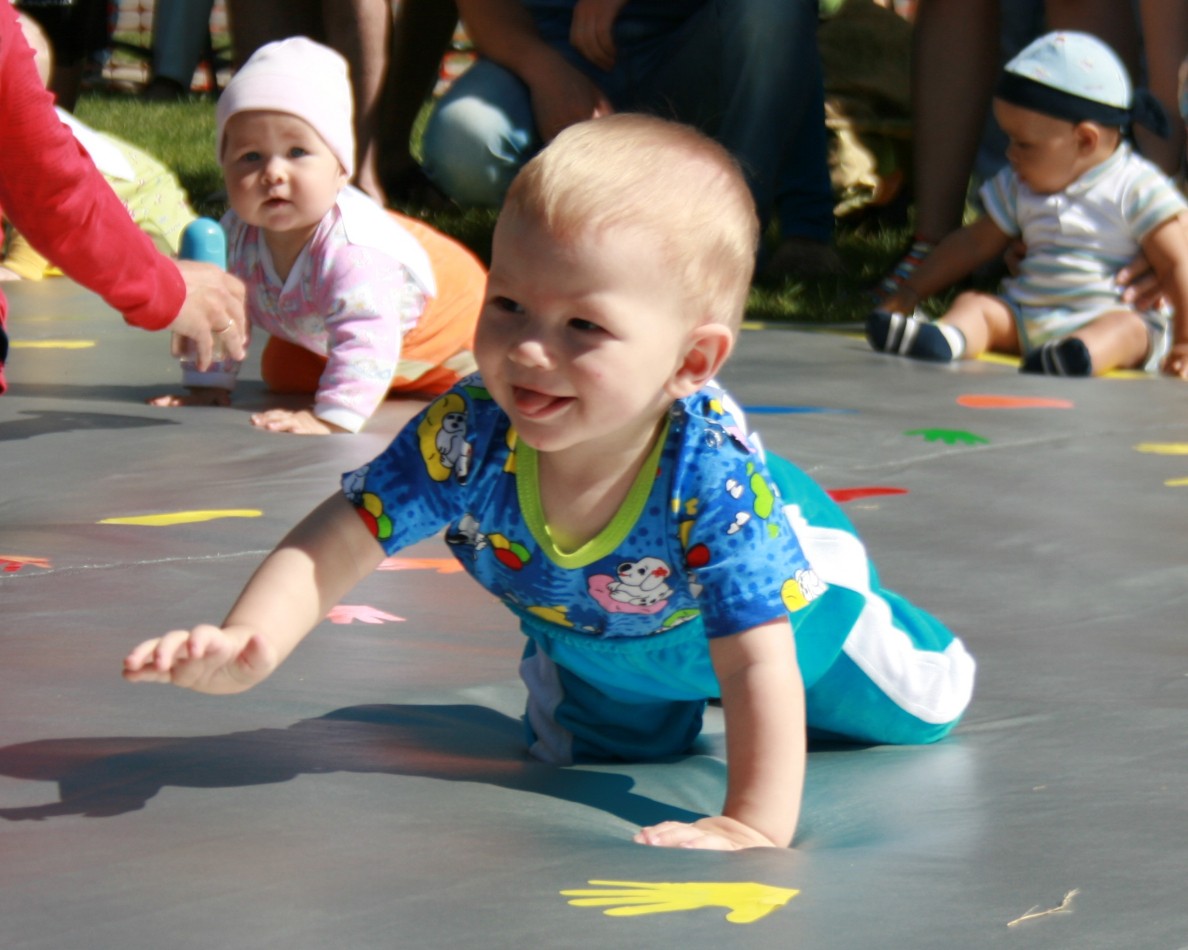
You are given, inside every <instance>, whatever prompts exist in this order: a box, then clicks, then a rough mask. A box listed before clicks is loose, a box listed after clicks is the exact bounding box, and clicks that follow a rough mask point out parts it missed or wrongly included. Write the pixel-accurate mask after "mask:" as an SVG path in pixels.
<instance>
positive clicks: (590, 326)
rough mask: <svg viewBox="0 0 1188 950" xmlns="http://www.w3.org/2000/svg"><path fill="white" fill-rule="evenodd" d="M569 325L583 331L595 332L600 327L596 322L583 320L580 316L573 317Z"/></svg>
mask: <svg viewBox="0 0 1188 950" xmlns="http://www.w3.org/2000/svg"><path fill="white" fill-rule="evenodd" d="M569 325H570V326H571V327H573V328H574V329H575V330H580V331H581V332H583V333H597V332H599V331H600V330H601V329H602V327H600V326H599V325H598V324H597V323H593V322H592V321H590V320H583V319H582V318H581V317H574V318H573V319H572V320H570V321H569Z"/></svg>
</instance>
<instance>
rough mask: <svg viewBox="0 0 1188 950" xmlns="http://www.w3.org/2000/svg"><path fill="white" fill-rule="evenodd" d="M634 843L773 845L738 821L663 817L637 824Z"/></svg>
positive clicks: (706, 847) (733, 847) (705, 847)
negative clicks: (643, 824) (670, 818)
mask: <svg viewBox="0 0 1188 950" xmlns="http://www.w3.org/2000/svg"><path fill="white" fill-rule="evenodd" d="M635 843H636V844H650V845H653V846H655V847H659V848H696V849H699V850H702V851H741V850H742V849H744V848H774V847H775V846H776V845H775V843H774V842H773V841H769V840H768V839H767V838H765V837H764V836H763V835H761V834H760V833H759V832H757V831H755V829H753V828H749V827H748V826H747V825H744V824H743V823H742V822H741V821H735V820H734V819H733V818H727V817H726V816H725V815H721V816H718V817H716V818H700V819H698V820H697V821H695V822H692V823H691V824H690V823H687V822H683V821H665V822H661V823H660V824H658V825H651V826H650V827H647V828H641V829H640V830H639V831H638V832H637V833H636V835H635Z"/></svg>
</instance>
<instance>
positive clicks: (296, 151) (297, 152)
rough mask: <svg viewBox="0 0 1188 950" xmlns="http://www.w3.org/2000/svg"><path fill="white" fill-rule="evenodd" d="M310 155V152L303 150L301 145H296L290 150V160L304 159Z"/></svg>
mask: <svg viewBox="0 0 1188 950" xmlns="http://www.w3.org/2000/svg"><path fill="white" fill-rule="evenodd" d="M308 154H309V152H307V151H306V150H305V149H303V148H302V147H301V146H300V145H294V146H293V147H292V148H291V149H289V158H302V157H303V156H305V155H308Z"/></svg>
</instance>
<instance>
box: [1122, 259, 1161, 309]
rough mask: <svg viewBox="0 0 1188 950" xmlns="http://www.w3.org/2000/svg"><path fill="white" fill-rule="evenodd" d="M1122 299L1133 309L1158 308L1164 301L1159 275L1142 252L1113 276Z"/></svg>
mask: <svg viewBox="0 0 1188 950" xmlns="http://www.w3.org/2000/svg"><path fill="white" fill-rule="evenodd" d="M1114 282H1115V283H1116V284H1117V285H1118V289H1119V290H1120V291H1121V292H1122V300H1123V302H1125V303H1128V304H1130V305H1131V306H1132V307H1134V308H1135V310H1158V309H1159V308H1160V307H1162V306H1163V305H1164V304H1165V303H1166V302H1167V298H1166V297H1164V295H1163V288H1162V287H1161V286H1160V284H1159V275H1158V274H1156V273H1155V268H1154V267H1152V266H1151V262H1150V261H1149V260H1147V259H1146V257H1144V256H1143V255H1142V254H1139V255H1138V256H1137V257H1136V258H1135V259H1134V260H1132V261H1131V262H1130V263H1129V264H1127V265H1126V266H1125V267H1123V268H1122V269H1121V270H1120V271H1118V273H1117V274H1116V275H1115V277H1114Z"/></svg>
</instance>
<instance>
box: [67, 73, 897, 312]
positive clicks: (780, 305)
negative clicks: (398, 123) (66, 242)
mask: <svg viewBox="0 0 1188 950" xmlns="http://www.w3.org/2000/svg"><path fill="white" fill-rule="evenodd" d="M77 112H78V116H79V118H80V119H82V120H83V121H84V122H86V123H87V124H88V125H91V126H92V127H94V128H96V129H99V130H101V131H104V132H109V133H111V134H112V135H115V136H117V137H119V138H121V139H124V140H125V141H127V142H130V143H132V144H133V145H136V146H138V147H139V148H141V149H143V150H144V151H146V152H148V153H149V154H151V155H154V156H156V157H157V158H158V159H159V160H160V161H162V162H164V163H165V164H166V165H167V166H168V167H170V168H172V169H173V171H174V172H175V173H176V174H177V177H178V180H179V181H180V182H181V183H182V186H183V187H184V188H185V189H186V191H187V193H188V194H189V195H190V198H191V203H192V204H193V205H194V208H195V209H196V210H197V211H198V213H199V214H204V215H207V216H209V217H214V218H217V217H219V215H221V214H222V213H223V211H224V210H225V209H226V204H225V199H224V198H223V197H222V196H221V192H222V187H223V183H222V177H221V175H220V173H219V167H218V164H217V163H216V162H215V157H214V138H215V125H214V101H213V99H210V98H208V97H195V98H192V99H190V100H187V101H183V102H176V103H174V102H162V103H151V102H142V101H140V100H139V99H138V98H136V97H135V96H131V95H127V94H121V93H112V92H100V91H94V92H89V93H85V94H84V95H83V97H82V99H81V100H80V101H79V104H78V109H77ZM420 216H421V217H424V218H425V219H426V220H427V221H428V222H429V223H430V224H432V225H434V226H435V227H437V228H438V229H439V230H441V231H444V232H445V233H447V234H450V235H452V236H454V237H455V238H457V239H458V240H460V241H462V242H463V243H464V244H466V245H467V246H468V247H470V248H471V249H473V250H474V251H475V253H476V254H478V255H479V256H480V257H481V258H483V259H484V260H489V257H490V244H491V231H492V229H493V227H494V223H495V213H494V212H492V211H488V210H470V211H461V210H457V211H449V212H438V213H429V214H423V215H420ZM908 241H909V228H908V226H907V224H904V223H901V224H898V225H887V224H882V223H879V222H877V221H874V222H870V221H868V222H865V223H863V224H861V225H858V226H855V225H849V224H839V227H838V231H837V237H836V243H837V249H838V253H839V254H840V255H841V257H842V260H843V262H844V264H845V272H844V273H843V274H842V275H841V276H838V277H829V278H821V279H819V280H804V281H787V282H784V283H781V284H777V285H768V284H762V283H760V284H757V285H756V286H755V288H754V289H753V290H752V292H751V297H750V300H749V303H748V310H747V312H748V317H749V318H750V319H753V320H760V321H768V322H773V323H787V322H797V323H819V324H839V323H853V322H856V321H859V320H861V319H862V318H863V317H864V316H865V314H866V311H867V310H868V309H869V305H868V303H867V298H866V296H865V293H864V292H865V290H866V289H867V288H869V287H870V286H871V285H872V284H873V283H875V282H876V281H877V280H878V279H879V278H880V277H881V276H882V275H883V274H884V273H885V272H886V270H887V269H888V268H889V267H890V266H891V265H892V264H893V263H894V262H895V260H896V259H897V257H898V255H899V254H900V253H901V252H902V250H903V248H904V247H906V246H907V243H908Z"/></svg>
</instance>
